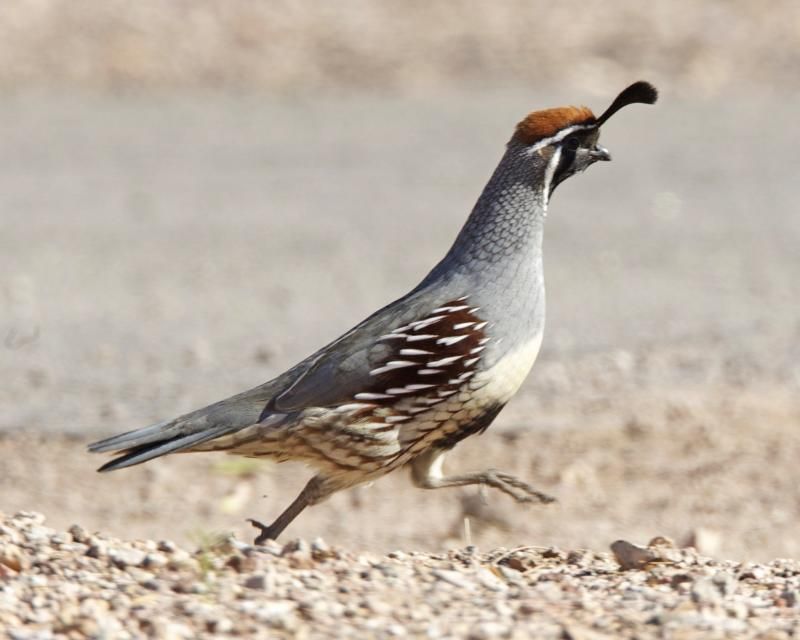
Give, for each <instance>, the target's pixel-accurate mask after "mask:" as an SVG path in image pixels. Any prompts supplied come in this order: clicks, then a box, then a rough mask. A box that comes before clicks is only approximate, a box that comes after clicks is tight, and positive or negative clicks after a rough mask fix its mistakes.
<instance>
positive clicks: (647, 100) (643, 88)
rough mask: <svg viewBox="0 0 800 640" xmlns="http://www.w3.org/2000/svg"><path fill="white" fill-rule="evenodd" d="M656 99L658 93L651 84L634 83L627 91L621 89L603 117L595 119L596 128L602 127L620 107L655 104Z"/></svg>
mask: <svg viewBox="0 0 800 640" xmlns="http://www.w3.org/2000/svg"><path fill="white" fill-rule="evenodd" d="M657 99H658V91H657V90H656V88H655V87H654V86H653V85H652V84H650V83H649V82H645V81H644V80H639V82H634V83H633V84H632V85H631V86H630V87H628V88H627V89H623V91H622V92H621V93H620V94H619V95H618V96H617V97H616V99H615V100H614V102H612V103H611V106H610V107H609V108H608V109H606V110H605V111H604V112H603V115H601V116H600V117H599V118H598V119H597V126H598V127H599V126H600V125H602V124H603V123H604V122H605V121H606V120H608V119H609V118H610V117H611V116H613V115H614V114H615V113H616V112H617V111H619V110H620V109H622V107H625V106H627V105H629V104H635V103H637V102H640V103H642V104H655V101H656V100H657Z"/></svg>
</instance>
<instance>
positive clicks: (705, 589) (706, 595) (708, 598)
mask: <svg viewBox="0 0 800 640" xmlns="http://www.w3.org/2000/svg"><path fill="white" fill-rule="evenodd" d="M691 597H692V602H694V603H696V604H699V605H710V604H717V603H719V602H720V601H721V600H722V594H721V593H720V590H719V589H718V588H717V586H716V585H715V584H714V582H713V580H711V579H710V578H698V579H697V580H695V581H694V584H693V585H692V590H691Z"/></svg>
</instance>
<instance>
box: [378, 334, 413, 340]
mask: <svg viewBox="0 0 800 640" xmlns="http://www.w3.org/2000/svg"><path fill="white" fill-rule="evenodd" d="M407 337H408V336H407V335H406V334H405V333H387V334H386V335H385V336H381V337H380V338H378V342H380V341H381V340H393V339H395V338H407Z"/></svg>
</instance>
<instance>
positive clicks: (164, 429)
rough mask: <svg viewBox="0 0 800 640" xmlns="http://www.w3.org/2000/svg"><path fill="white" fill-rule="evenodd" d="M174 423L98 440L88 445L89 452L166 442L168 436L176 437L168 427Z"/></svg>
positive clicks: (169, 422) (169, 421) (162, 423)
mask: <svg viewBox="0 0 800 640" xmlns="http://www.w3.org/2000/svg"><path fill="white" fill-rule="evenodd" d="M175 422H176V421H175V420H165V421H164V422H158V423H156V424H153V425H150V426H149V427H145V428H144V429H134V430H133V431H126V432H125V433H120V434H118V435H116V436H112V437H110V438H106V439H105V440H98V441H97V442H93V443H92V444H90V445H89V451H91V452H92V453H103V452H105V451H120V450H122V449H132V448H134V447H139V446H141V445H143V444H151V443H153V442H161V441H163V440H168V439H170V436H175V435H177V434H175V433H172V434H171V433H170V431H171V429H170V427H171V426H173V425H174V424H175Z"/></svg>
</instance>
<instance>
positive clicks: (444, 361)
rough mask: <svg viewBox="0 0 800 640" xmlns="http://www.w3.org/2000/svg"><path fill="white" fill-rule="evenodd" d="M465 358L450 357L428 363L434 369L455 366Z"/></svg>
mask: <svg viewBox="0 0 800 640" xmlns="http://www.w3.org/2000/svg"><path fill="white" fill-rule="evenodd" d="M463 357H464V356H449V357H447V358H442V359H441V360H431V361H430V362H429V363H428V366H429V367H434V368H435V367H446V366H448V365H451V364H453V363H454V362H457V361H458V360H461V358H463Z"/></svg>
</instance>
